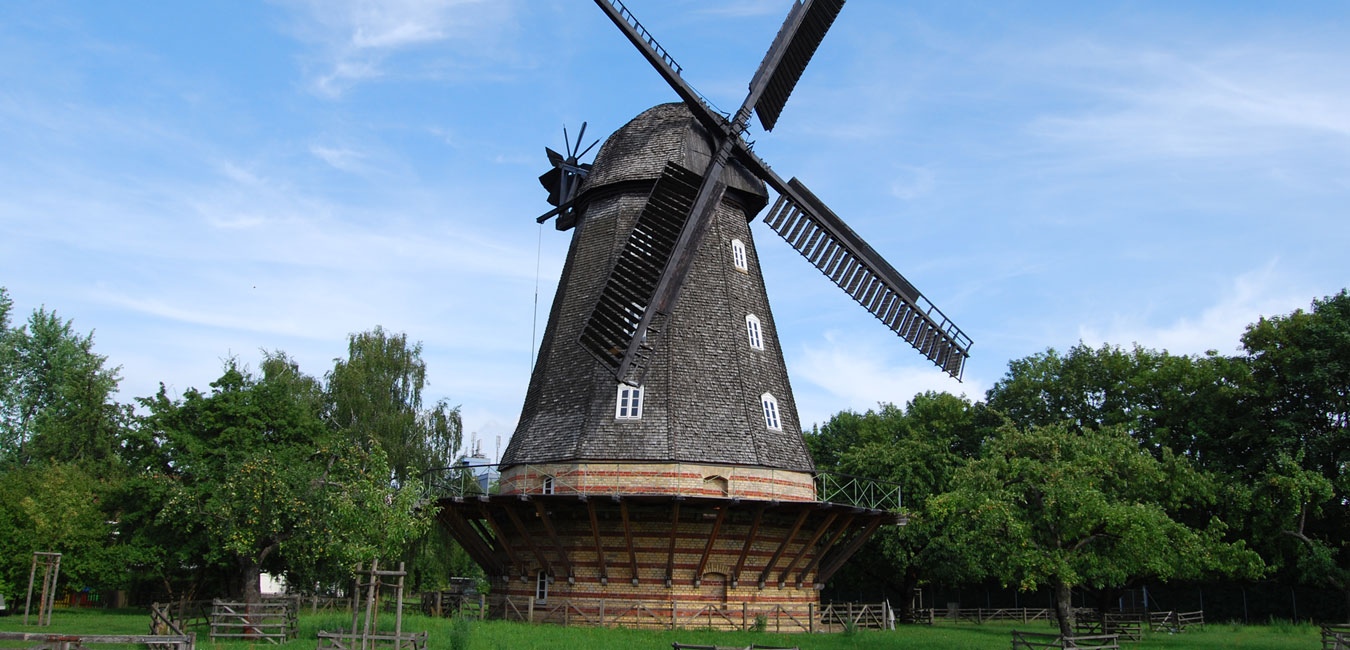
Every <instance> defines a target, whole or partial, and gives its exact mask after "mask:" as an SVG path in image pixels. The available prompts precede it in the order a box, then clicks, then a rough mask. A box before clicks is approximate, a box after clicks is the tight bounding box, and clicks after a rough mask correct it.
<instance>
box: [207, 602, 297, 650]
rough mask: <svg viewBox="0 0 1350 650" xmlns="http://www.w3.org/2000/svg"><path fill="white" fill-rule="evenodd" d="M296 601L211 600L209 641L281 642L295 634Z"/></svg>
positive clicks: (293, 636)
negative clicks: (234, 601) (247, 601)
mask: <svg viewBox="0 0 1350 650" xmlns="http://www.w3.org/2000/svg"><path fill="white" fill-rule="evenodd" d="M295 604H296V601H295V600H294V599H286V600H282V601H271V602H266V601H264V602H261V603H230V602H225V601H220V600H215V601H212V602H211V640H212V641H216V640H219V639H247V640H250V641H267V642H269V643H273V644H278V645H280V644H282V643H285V642H287V641H288V640H290V639H293V638H295V637H296V636H297V630H296V628H297V623H298V621H297V616H296V611H295V610H296V607H295Z"/></svg>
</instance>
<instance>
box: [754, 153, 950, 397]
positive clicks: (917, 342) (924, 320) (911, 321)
mask: <svg viewBox="0 0 1350 650" xmlns="http://www.w3.org/2000/svg"><path fill="white" fill-rule="evenodd" d="M766 180H768V181H769V183H770V184H771V185H774V186H775V189H777V190H778V191H779V192H780V194H779V197H778V201H777V202H776V203H774V205H773V207H772V208H771V209H770V210H769V211H768V213H767V214H765V215H764V222H765V223H767V224H769V227H770V228H773V230H774V232H777V233H778V234H779V235H781V236H782V237H783V239H784V240H785V241H787V243H788V244H789V245H790V246H792V247H793V248H794V249H796V250H797V252H799V253H801V254H802V256H803V257H805V258H806V259H807V260H808V261H810V262H811V264H812V265H813V266H815V267H816V268H817V269H819V270H820V272H821V273H823V274H825V277H827V278H829V279H830V281H831V282H834V283H835V284H836V285H838V286H839V288H840V289H843V290H844V293H847V294H848V295H849V296H851V297H852V298H853V299H854V300H856V301H857V302H858V304H860V305H862V306H863V308H864V309H866V310H867V311H868V312H870V313H871V314H872V315H873V316H876V317H877V318H878V319H880V320H881V322H882V323H884V324H885V325H886V326H887V327H889V328H891V330H892V331H894V332H895V333H896V335H898V336H899V337H901V338H903V339H905V340H906V341H908V342H909V344H910V345H912V346H914V349H916V350H918V351H919V353H920V354H922V355H924V356H925V357H927V358H928V360H929V361H932V362H933V363H934V365H936V366H937V367H939V368H941V369H942V371H943V372H946V373H947V374H949V375H951V376H952V377H955V378H956V379H958V380H959V379H961V374H962V372H963V371H964V370H965V364H966V359H967V358H969V356H970V346H971V344H972V341H971V340H970V337H968V336H966V334H965V333H964V332H962V331H961V329H960V328H959V327H957V326H956V324H955V323H953V322H952V321H951V320H950V319H948V318H947V316H946V315H945V314H943V313H942V311H941V310H940V309H938V308H937V307H936V306H935V305H933V303H932V302H930V301H929V300H928V299H927V298H925V297H924V295H923V294H922V293H920V292H919V290H918V289H916V288H914V285H912V284H910V282H909V280H906V279H905V277H904V276H903V275H900V273H899V272H898V271H896V270H895V269H894V268H893V267H892V266H891V265H890V264H889V263H887V262H886V260H884V259H882V257H881V256H880V255H878V254H877V252H876V251H875V250H873V249H872V247H871V246H869V245H868V244H867V242H865V241H863V240H862V238H861V237H859V236H858V235H857V233H855V232H853V230H852V229H851V228H849V227H848V226H847V225H846V224H845V223H844V222H843V220H841V219H840V218H839V217H838V216H836V215H835V214H834V212H832V211H831V210H830V209H829V208H828V207H826V206H825V204H824V203H821V202H820V199H817V198H816V196H815V195H814V194H812V193H811V191H810V190H808V189H806V186H805V185H802V184H801V182H800V181H798V180H797V179H795V178H794V179H792V180H791V181H788V182H787V183H785V184H784V183H781V182H776V181H779V179H777V177H776V176H773V177H770V178H767V179H766Z"/></svg>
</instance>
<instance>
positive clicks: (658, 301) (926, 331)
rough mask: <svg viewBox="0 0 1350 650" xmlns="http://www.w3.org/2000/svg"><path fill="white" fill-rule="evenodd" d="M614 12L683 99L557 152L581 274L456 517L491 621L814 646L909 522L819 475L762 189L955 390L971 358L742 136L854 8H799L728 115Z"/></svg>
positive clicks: (554, 187) (891, 507) (455, 528)
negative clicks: (766, 259) (878, 551)
mask: <svg viewBox="0 0 1350 650" xmlns="http://www.w3.org/2000/svg"><path fill="white" fill-rule="evenodd" d="M596 4H597V5H599V6H600V7H601V8H602V9H603V10H604V11H605V13H606V15H608V16H609V17H610V19H611V20H612V21H613V22H614V23H615V24H616V25H618V26H619V28H620V29H621V30H622V31H623V32H624V34H625V35H627V37H628V38H629V40H630V41H632V42H633V43H634V44H635V45H636V46H637V47H638V49H639V50H640V51H641V52H642V53H643V54H644V56H645V57H646V58H647V60H648V61H650V62H651V63H652V65H653V66H655V67H656V69H657V71H658V72H660V73H661V74H662V76H663V77H665V78H666V79H667V81H668V82H670V84H671V86H672V87H674V88H675V90H676V93H677V94H678V95H679V96H680V98H681V99H682V100H683V101H682V102H680V103H671V104H663V105H659V106H655V107H653V108H650V109H648V110H646V111H643V112H642V113H641V114H640V115H638V116H637V117H635V118H633V119H632V120H631V121H630V122H628V123H627V124H626V125H624V126H623V127H621V128H620V129H618V130H617V131H615V132H614V133H613V134H612V135H610V136H609V137H608V138H606V139H605V142H604V144H602V145H601V146H600V149H599V150H598V151H597V153H596V154H595V159H594V161H593V162H592V163H591V164H589V165H588V164H585V163H582V162H581V161H580V159H581V157H582V156H584V155H585V153H586V152H587V151H589V150H590V149H591V147H586V148H585V149H581V144H582V142H583V139H584V132H583V133H581V134H578V136H577V138H576V140H575V144H573V142H572V141H571V140H570V139H569V138H568V137H567V134H566V132H564V139H565V141H566V142H567V145H566V147H565V150H566V154H565V155H564V154H559V153H557V152H554V151H552V150H546V153H547V154H548V157H549V163H550V169H549V170H548V171H547V172H546V173H545V174H543V175H542V176H541V177H540V182H541V183H542V184H543V185H544V187H545V189H547V190H548V191H549V197H548V201H549V204H550V205H552V206H554V207H553V209H552V210H550V211H549V212H547V213H545V214H544V215H543V216H541V217H539V219H538V220H539V221H540V222H543V221H546V220H548V219H550V218H553V217H555V216H556V217H557V221H556V222H555V224H556V227H557V228H558V230H561V231H567V230H571V231H572V238H571V243H570V246H569V250H568V253H567V259H566V262H565V264H564V267H563V272H562V278H561V279H560V281H559V283H558V290H557V294H556V295H555V297H554V301H553V306H552V308H551V309H550V313H549V319H548V325H547V327H546V329H545V332H544V337H543V341H542V343H541V345H540V349H539V354H538V358H537V360H536V363H535V366H534V370H533V372H532V375H531V378H530V384H529V387H528V389H527V391H526V395H525V401H524V405H523V407H522V410H521V416H520V420H519V422H518V424H517V426H516V430H515V433H514V434H513V435H512V437H511V441H510V443H509V444H508V445H507V448H506V450H505V452H504V453H503V454H502V457H501V464H500V468H499V469H500V478H499V481H498V484H497V485H496V486H495V487H493V488H491V489H488V490H482V489H481V486H480V485H479V484H478V483H476V482H472V481H470V482H467V483H465V484H464V486H463V487H462V488H461V489H458V490H452V491H450V493H448V494H446V495H445V496H443V497H442V498H440V499H439V501H438V502H439V504H440V505H441V506H442V507H441V510H440V511H439V514H438V517H439V518H440V520H441V522H442V523H443V524H444V525H445V526H446V528H447V530H449V532H450V533H451V534H452V535H453V536H454V537H455V539H456V540H458V541H459V542H460V544H461V545H462V546H463V547H464V549H465V550H466V551H467V552H468V553H469V555H470V556H471V557H472V558H473V559H474V560H475V561H476V562H477V563H478V564H479V565H480V566H482V567H483V569H484V571H485V573H486V574H487V575H488V576H489V577H490V578H491V579H492V581H493V589H492V594H493V596H492V598H494V599H497V600H495V601H494V602H493V603H492V604H491V606H490V607H489V611H490V612H492V613H493V615H494V616H496V615H501V616H505V617H507V618H517V617H519V618H527V617H528V618H530V619H531V620H557V621H558V622H567V621H569V620H570V621H573V622H590V623H591V624H600V625H611V624H620V625H623V624H644V623H647V624H650V623H651V622H653V621H652V620H651V619H653V618H654V619H659V621H660V622H661V624H665V625H672V626H676V625H688V624H698V625H700V626H702V625H714V626H718V627H733V628H734V627H742V628H743V627H748V626H750V625H753V621H754V619H755V618H756V616H757V615H764V616H765V617H767V618H768V619H769V620H770V622H771V623H772V624H774V625H775V627H781V626H782V625H786V626H788V627H787V628H783V629H785V631H786V629H800V630H801V631H808V630H812V629H815V627H814V626H815V625H816V623H817V622H818V621H819V619H820V612H819V610H817V609H816V608H817V607H818V605H819V594H818V590H819V589H821V588H822V587H823V585H824V583H825V582H826V581H827V580H829V578H830V577H831V576H832V575H833V574H834V573H835V572H836V571H838V570H839V568H840V567H841V566H842V565H843V563H844V562H845V561H846V560H848V558H849V557H851V556H852V555H853V554H854V553H855V552H856V551H857V550H858V549H859V548H860V547H861V546H862V544H863V543H864V542H865V541H866V540H867V539H868V538H869V537H870V536H871V535H872V534H873V533H874V532H875V531H876V530H878V528H879V527H880V526H883V525H896V524H901V523H903V521H904V517H903V515H901V514H900V501H899V499H900V494H899V490H898V486H894V485H886V484H881V483H878V482H870V481H867V480H864V479H859V478H857V477H840V476H835V475H831V474H829V473H828V472H820V471H817V470H816V469H815V467H814V465H813V463H812V461H811V457H810V454H809V453H808V451H807V449H806V445H805V440H804V438H803V436H802V432H801V425H800V422H799V420H798V415H797V412H796V405H795V401H794V399H793V396H792V390H791V386H790V382H789V379H788V376H787V370H786V366H785V364H784V362H783V356H782V349H781V346H779V345H778V344H777V340H776V339H777V337H776V327H775V324H774V321H773V316H772V313H771V311H770V309H769V303H768V296H767V292H766V290H765V288H764V283H763V277H762V275H761V273H760V267H759V259H758V255H757V253H756V250H755V247H754V239H753V233H752V231H751V229H750V222H751V220H753V218H754V217H755V215H757V214H758V213H760V212H761V211H763V210H764V208H765V207H766V206H769V203H770V202H769V193H768V191H767V190H766V185H767V187H768V188H770V189H773V190H774V191H775V192H777V194H778V198H777V200H776V202H775V203H774V204H773V206H772V207H771V208H769V210H768V212H767V214H766V217H765V221H766V222H767V223H768V225H769V226H770V227H771V228H772V229H773V230H774V231H775V232H777V233H779V234H780V235H782V236H783V237H784V238H785V239H786V240H787V241H788V243H789V244H790V245H792V246H793V248H794V249H796V250H798V251H800V252H801V253H802V255H803V256H805V257H806V259H807V260H808V261H810V262H811V263H812V264H814V265H815V266H816V267H817V268H819V269H820V270H821V271H822V272H823V273H824V274H825V275H826V276H827V277H829V278H830V279H831V280H832V281H834V282H835V284H837V285H838V286H840V287H841V288H842V289H843V290H844V291H845V292H846V293H848V294H849V295H850V296H852V297H854V298H855V299H856V300H857V301H858V302H860V303H861V304H862V305H863V306H864V308H866V309H867V310H868V311H870V312H871V313H873V314H874V315H876V316H877V317H878V318H879V319H881V320H882V322H883V323H885V324H886V325H887V326H888V327H891V328H892V329H893V330H894V331H895V332H896V333H897V334H898V335H900V336H901V337H903V338H904V339H905V340H906V341H908V342H909V343H911V344H912V345H914V346H915V347H916V348H917V349H918V350H919V351H920V352H921V353H922V354H924V355H925V356H927V357H928V358H929V359H930V360H932V361H933V363H935V364H937V365H938V367H940V368H941V369H943V370H944V371H946V372H947V373H949V374H951V375H952V376H953V377H957V378H959V377H960V375H961V370H962V368H963V366H964V362H965V359H966V356H967V355H968V353H969V348H970V340H969V339H968V338H967V337H966V336H965V335H964V334H963V333H962V332H961V331H960V330H959V329H958V328H956V326H955V325H953V324H952V323H951V322H950V321H949V320H948V319H947V318H946V317H945V316H944V315H943V314H942V313H941V312H940V311H938V310H937V309H936V308H935V307H933V306H932V305H931V303H929V302H928V301H927V300H926V299H925V298H924V297H923V295H922V294H920V293H919V292H918V291H917V290H915V289H914V288H913V286H912V285H911V284H910V283H909V282H908V281H906V280H905V279H904V278H903V277H902V276H901V275H900V274H899V273H898V272H896V271H895V270H894V269H893V268H891V266H890V265H889V264H887V263H886V262H885V260H883V259H882V258H881V257H880V256H879V255H878V254H877V253H876V252H875V251H873V250H872V248H871V247H869V246H868V245H867V244H866V243H865V242H863V241H862V239H861V238H859V237H858V236H857V235H856V234H855V233H854V232H853V231H852V230H851V229H849V227H848V226H847V225H845V224H844V223H843V222H842V221H841V220H840V219H839V218H838V217H837V216H836V215H835V214H834V213H833V212H831V211H830V210H829V208H827V207H825V205H824V204H823V203H821V202H820V201H819V200H818V199H817V198H816V197H815V196H814V195H812V194H811V192H810V191H809V190H807V189H806V187H805V186H804V185H802V184H801V183H800V182H799V181H797V180H796V179H792V180H790V181H783V180H782V179H781V178H780V177H779V176H778V175H777V174H776V173H775V172H773V170H771V169H770V168H769V167H768V165H767V164H766V163H764V162H763V161H762V160H760V159H759V157H758V156H756V155H755V154H754V152H753V151H752V150H751V148H750V146H749V144H748V143H747V142H746V141H745V140H744V139H743V137H742V134H743V133H744V131H745V129H746V126H747V124H748V119H749V116H750V115H751V114H752V113H757V114H758V115H759V116H760V120H761V123H762V124H763V125H764V126H765V127H766V128H771V127H772V126H773V125H774V123H775V122H776V120H777V117H778V114H779V113H780V112H781V110H782V107H783V104H784V103H785V102H786V101H787V97H788V95H789V94H790V92H791V89H792V86H793V84H795V82H796V79H797V78H798V77H800V76H801V74H802V71H803V70H804V69H805V67H806V63H807V61H808V60H809V59H810V57H811V54H812V53H813V52H814V50H815V49H816V46H817V45H818V44H819V43H820V41H821V39H822V38H823V37H824V34H825V31H826V30H827V29H828V27H829V25H830V23H831V22H832V21H833V19H834V16H835V15H836V14H837V13H838V12H839V10H840V8H841V6H842V4H843V2H842V1H841V0H807V1H806V2H798V3H796V4H794V6H793V9H792V11H791V12H790V13H789V15H788V19H787V21H786V22H785V23H784V26H783V28H782V30H781V31H780V32H779V34H778V37H777V38H776V39H775V41H774V44H773V46H772V47H771V48H770V50H769V54H768V56H766V58H765V61H764V63H762V64H761V65H760V68H759V70H758V71H757V72H756V74H755V76H754V79H753V81H752V82H751V92H750V96H749V97H748V98H747V99H746V101H745V102H744V104H743V105H742V107H741V108H740V110H738V111H737V113H735V114H734V115H733V116H730V117H728V116H724V115H721V114H719V113H717V112H716V111H714V110H713V109H711V108H710V107H709V106H708V104H707V103H705V102H704V101H703V100H702V99H701V98H700V97H699V95H698V94H697V93H696V92H695V91H694V90H693V89H692V87H690V86H689V85H688V84H687V83H686V82H684V81H683V79H682V78H681V77H680V73H681V70H680V68H679V66H678V65H677V64H676V63H675V62H674V59H673V58H672V57H670V55H669V54H668V53H667V52H666V51H665V50H664V49H663V48H662V47H661V46H660V44H659V43H657V42H656V40H655V39H654V38H652V36H651V35H650V34H649V33H648V32H647V30H646V29H645V28H644V27H643V26H642V25H641V23H640V22H638V21H637V19H636V18H634V17H633V15H632V14H631V13H630V12H629V11H628V9H627V8H626V7H625V6H624V5H623V4H622V3H621V2H620V1H619V0H596ZM517 578H519V579H518V580H517ZM525 612H529V613H528V614H526V613H525ZM714 612H715V613H714ZM690 617H694V618H693V619H690ZM780 624H781V625H780Z"/></svg>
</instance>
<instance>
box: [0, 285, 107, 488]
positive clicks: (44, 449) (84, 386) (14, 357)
mask: <svg viewBox="0 0 1350 650" xmlns="http://www.w3.org/2000/svg"><path fill="white" fill-rule="evenodd" d="M12 307H13V301H12V300H10V298H9V296H8V294H7V293H6V292H5V291H4V289H3V288H0V466H3V465H6V464H8V465H24V464H27V463H29V462H32V461H33V460H34V459H43V460H55V461H58V462H65V461H79V462H93V463H102V462H108V461H111V460H113V459H112V455H113V452H114V449H115V448H116V440H117V436H118V434H119V432H120V430H121V428H122V427H123V426H125V424H126V421H127V419H128V417H129V410H128V409H127V408H125V407H123V406H120V405H118V404H117V403H116V402H115V401H114V400H113V394H114V393H115V392H116V391H117V382H118V376H117V373H118V368H108V367H106V365H105V364H106V363H107V358H106V357H104V356H102V355H99V354H96V353H95V352H94V351H93V347H94V339H93V334H92V333H90V334H85V335H81V334H78V333H77V332H76V331H75V329H74V327H73V325H72V323H71V321H69V320H62V319H61V318H60V317H58V316H57V315H56V313H55V312H49V311H47V310H46V309H45V308H42V309H38V310H36V311H34V312H33V314H32V315H31V316H30V317H29V319H28V321H27V323H26V324H25V325H24V326H22V327H19V328H12V327H10V325H9V314H10V311H11V310H12Z"/></svg>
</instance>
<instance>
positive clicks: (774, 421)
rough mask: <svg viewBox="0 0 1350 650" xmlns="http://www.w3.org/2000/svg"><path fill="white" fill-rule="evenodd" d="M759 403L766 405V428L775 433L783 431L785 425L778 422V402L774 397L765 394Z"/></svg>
mask: <svg viewBox="0 0 1350 650" xmlns="http://www.w3.org/2000/svg"><path fill="white" fill-rule="evenodd" d="M759 401H760V403H762V404H763V405H764V426H766V427H769V428H770V429H773V430H774V431H782V430H783V425H782V423H781V422H779V420H778V400H776V399H774V398H773V395H770V394H768V393H764V394H763V395H760V396H759Z"/></svg>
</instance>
